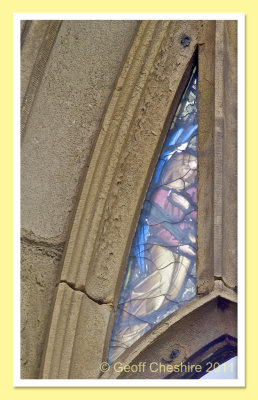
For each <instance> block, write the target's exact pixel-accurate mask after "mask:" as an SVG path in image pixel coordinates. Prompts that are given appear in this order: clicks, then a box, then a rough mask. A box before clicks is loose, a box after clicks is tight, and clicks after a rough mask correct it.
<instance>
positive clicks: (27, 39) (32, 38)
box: [21, 20, 49, 102]
mask: <svg viewBox="0 0 258 400" xmlns="http://www.w3.org/2000/svg"><path fill="white" fill-rule="evenodd" d="M22 22H23V24H21V34H22V37H21V39H22V49H21V102H22V101H23V98H24V95H25V92H26V89H27V86H28V83H29V80H30V76H31V72H32V69H33V65H34V62H35V60H36V57H37V54H38V50H39V48H40V46H41V44H42V40H43V38H44V36H45V33H46V30H47V27H48V24H49V21H47V20H46V21H22ZM24 29H25V31H24Z"/></svg>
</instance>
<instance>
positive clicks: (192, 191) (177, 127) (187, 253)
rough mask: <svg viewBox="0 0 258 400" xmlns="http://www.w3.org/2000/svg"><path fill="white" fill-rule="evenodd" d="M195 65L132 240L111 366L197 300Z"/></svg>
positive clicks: (110, 358)
mask: <svg viewBox="0 0 258 400" xmlns="http://www.w3.org/2000/svg"><path fill="white" fill-rule="evenodd" d="M197 135H198V115H197V67H195V68H194V70H193V73H192V76H191V78H190V81H189V84H188V86H187V88H186V90H185V92H184V95H183V97H182V99H181V102H180V104H179V107H178V109H177V112H176V115H175V118H174V120H173V122H172V124H171V127H170V129H169V132H168V134H167V138H166V141H165V143H164V146H163V148H162V152H161V155H160V158H159V161H158V164H157V167H156V170H155V172H154V175H153V178H152V181H151V183H150V187H149V189H148V192H147V195H146V199H145V201H144V204H143V209H142V211H141V215H140V219H139V222H138V226H137V230H136V233H135V236H134V240H133V244H132V248H131V252H130V256H129V261H128V265H127V269H126V274H125V278H124V282H123V287H122V291H121V295H120V299H119V303H118V308H117V315H116V321H115V325H114V329H113V333H112V339H111V344H110V351H109V360H108V361H109V363H110V364H111V363H113V362H114V361H115V360H116V359H117V357H118V356H119V355H120V354H122V353H123V352H124V351H125V350H126V349H127V348H128V347H130V346H131V345H132V344H133V343H134V342H135V341H136V340H137V339H139V338H140V337H141V336H142V335H144V334H145V333H146V332H147V331H148V330H149V329H150V328H152V327H153V326H154V325H156V324H157V323H158V322H160V321H161V320H163V319H164V318H165V317H167V316H168V315H170V314H171V313H173V312H174V311H176V310H177V309H179V308H180V307H182V306H183V305H184V304H186V303H188V302H189V301H191V300H192V299H193V298H194V297H195V296H196V217H197V140H198V136H197Z"/></svg>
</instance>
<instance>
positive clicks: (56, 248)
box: [21, 236, 65, 254]
mask: <svg viewBox="0 0 258 400" xmlns="http://www.w3.org/2000/svg"><path fill="white" fill-rule="evenodd" d="M21 242H23V243H26V244H29V245H31V246H35V247H42V248H45V249H49V250H52V251H55V252H57V253H60V254H62V253H63V250H64V245H65V242H60V243H59V244H54V243H48V242H45V241H43V240H38V241H37V240H35V239H30V238H28V237H26V236H22V237H21Z"/></svg>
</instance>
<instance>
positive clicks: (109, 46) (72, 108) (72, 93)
mask: <svg viewBox="0 0 258 400" xmlns="http://www.w3.org/2000/svg"><path fill="white" fill-rule="evenodd" d="M136 27H137V22H136V21H133V22H131V21H123V22H122V21H106V22H104V21H64V22H63V23H62V26H61V28H60V31H59V35H58V37H57V40H56V43H55V46H54V48H53V50H52V53H51V56H50V59H49V62H48V65H47V67H46V70H45V75H44V77H43V81H42V83H41V86H40V88H39V90H38V93H37V96H36V99H35V102H34V105H33V109H32V113H31V116H30V119H29V121H28V124H27V129H26V132H25V137H24V141H23V144H22V158H21V167H22V181H21V184H22V193H21V201H22V209H21V218H22V227H23V228H24V229H26V230H27V231H32V232H33V233H34V234H35V235H37V236H41V237H45V238H52V237H56V236H59V235H63V237H65V236H66V233H67V229H68V224H69V220H70V219H69V213H70V212H71V210H72V209H73V206H74V203H75V198H76V194H77V193H78V183H79V182H80V179H81V178H82V173H83V169H84V168H85V166H87V165H88V162H89V156H90V152H91V147H92V144H93V142H94V139H95V135H96V133H97V131H98V128H99V124H100V120H101V117H102V114H103V111H104V109H105V106H106V105H107V101H108V98H109V96H110V93H111V90H112V87H113V85H114V82H115V79H116V77H117V74H118V72H119V69H120V68H121V63H122V61H123V59H124V56H125V55H126V53H127V50H128V47H129V45H130V42H131V39H132V38H133V35H134V33H135V29H136Z"/></svg>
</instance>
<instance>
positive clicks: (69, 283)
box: [56, 279, 114, 309]
mask: <svg viewBox="0 0 258 400" xmlns="http://www.w3.org/2000/svg"><path fill="white" fill-rule="evenodd" d="M60 283H65V284H66V285H67V286H69V288H70V289H72V290H74V291H75V292H80V293H83V294H84V295H85V296H86V297H88V299H89V300H91V301H93V302H94V303H96V304H98V305H100V306H102V305H107V306H108V307H110V308H112V309H114V306H113V303H112V302H108V301H107V302H105V301H104V300H97V299H94V298H93V297H92V296H90V295H89V294H88V293H87V292H86V291H84V290H82V289H79V288H77V287H76V286H75V284H74V283H71V282H68V281H66V280H64V279H62V280H60V281H59V282H58V283H57V285H56V286H58V285H59V284H60Z"/></svg>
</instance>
